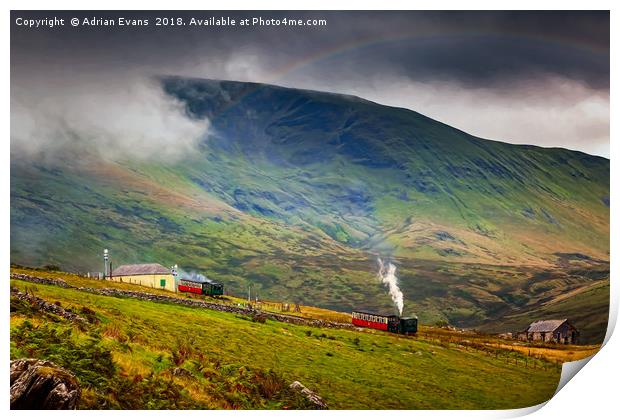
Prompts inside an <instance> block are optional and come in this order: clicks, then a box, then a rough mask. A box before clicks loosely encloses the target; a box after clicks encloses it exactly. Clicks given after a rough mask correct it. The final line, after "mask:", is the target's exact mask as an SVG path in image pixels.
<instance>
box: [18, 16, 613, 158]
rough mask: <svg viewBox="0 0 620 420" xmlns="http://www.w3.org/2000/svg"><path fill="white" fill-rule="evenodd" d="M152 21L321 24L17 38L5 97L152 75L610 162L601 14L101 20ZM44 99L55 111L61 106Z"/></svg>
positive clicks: (92, 88)
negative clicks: (295, 94)
mask: <svg viewBox="0 0 620 420" xmlns="http://www.w3.org/2000/svg"><path fill="white" fill-rule="evenodd" d="M16 13H22V12H13V16H15V14H16ZM23 13H25V12H23ZM31 13H33V14H37V15H41V16H43V15H46V14H49V13H47V12H31ZM59 13H64V14H65V15H66V17H69V16H74V15H76V13H75V12H59ZM80 13H81V16H93V15H95V14H97V13H93V12H80ZM158 13H159V15H166V16H173V17H174V16H183V17H185V18H187V17H188V16H199V17H207V16H210V15H214V16H233V17H235V18H237V19H239V18H241V17H247V16H256V15H261V16H264V17H283V16H287V17H304V18H305V17H317V18H326V19H327V20H328V26H327V27H324V28H282V27H279V28H276V27H269V28H266V27H261V28H250V29H241V28H237V29H231V28H218V27H210V28H189V27H182V28H161V27H159V28H155V27H149V28H142V29H120V28H116V29H114V30H111V29H109V28H91V29H81V30H79V31H76V30H72V29H71V28H69V29H66V30H65V29H62V30H43V31H36V32H35V31H25V30H23V29H21V28H15V26H13V27H12V37H11V46H12V49H11V60H12V63H11V66H12V74H18V75H19V76H18V77H13V79H12V87H13V92H17V91H19V90H21V89H26V90H30V89H31V87H30V85H29V80H30V79H32V78H40V77H45V75H46V74H50V73H51V74H59V73H66V74H68V75H75V74H78V75H79V74H90V75H91V76H93V78H96V77H97V76H98V75H100V76H101V77H104V78H106V79H108V80H112V78H114V83H117V84H119V85H120V84H124V85H126V86H125V89H129V86H130V83H132V80H134V78H133V76H136V75H139V76H141V77H142V76H150V75H153V74H179V75H186V76H195V77H206V78H220V79H231V80H245V81H256V82H266V83H274V84H280V85H284V86H289V87H301V88H309V89H316V90H328V91H334V92H340V93H348V94H355V95H358V96H362V97H365V98H367V99H371V100H375V101H377V102H381V103H384V104H388V105H395V106H404V107H407V108H410V109H413V110H416V111H418V112H422V113H424V114H427V115H429V116H431V117H433V118H437V119H439V120H441V121H443V122H445V123H447V124H450V125H453V126H456V127H458V128H461V129H463V130H465V131H468V132H471V133H472V134H475V135H479V136H482V137H486V138H492V139H497V140H504V141H510V142H516V143H528V144H538V145H542V146H563V147H568V148H571V149H578V150H583V151H586V152H589V153H596V154H603V155H606V156H607V155H608V149H609V134H608V132H609V13H608V12H579V11H576V12H402V11H398V12H320V11H317V12H303V11H302V12H297V11H287V12H266V11H262V12H227V11H217V12H213V11H212V12H165V13H163V12H105V15H106V16H108V17H112V16H115V15H135V16H141V17H148V18H149V19H153V18H154V16H155V15H156V14H158ZM56 14H58V13H56ZM127 74H129V75H132V77H127ZM67 78H69V79H70V78H71V76H67ZM76 83H84V86H82V89H84V90H85V91H88V92H90V95H92V96H93V97H96V96H97V95H99V92H100V89H99V87H100V86H97V85H93V84H92V83H91V84H90V85H87V84H86V83H90V81H89V80H87V79H86V78H82V79H80V78H78V80H77V81H76ZM50 84H51V82H49V83H48V85H50ZM103 93H104V97H105V90H104V91H103ZM50 95H57V96H58V97H59V98H61V99H60V101H61V102H63V101H65V100H64V99H62V97H64V96H66V95H67V94H66V92H63V91H62V90H54V91H53V93H50ZM12 96H13V95H12ZM601 151H602V152H601Z"/></svg>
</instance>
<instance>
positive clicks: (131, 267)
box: [112, 263, 171, 277]
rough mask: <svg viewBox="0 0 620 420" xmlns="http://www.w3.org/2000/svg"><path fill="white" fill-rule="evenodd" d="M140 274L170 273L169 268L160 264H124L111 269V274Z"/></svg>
mask: <svg viewBox="0 0 620 420" xmlns="http://www.w3.org/2000/svg"><path fill="white" fill-rule="evenodd" d="M141 274H171V271H170V269H168V268H166V267H164V266H163V265H161V264H157V263H153V264H126V265H121V266H120V267H117V268H116V269H114V270H112V276H114V277H116V276H137V275H141Z"/></svg>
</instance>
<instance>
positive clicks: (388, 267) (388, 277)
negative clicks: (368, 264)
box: [377, 258, 404, 316]
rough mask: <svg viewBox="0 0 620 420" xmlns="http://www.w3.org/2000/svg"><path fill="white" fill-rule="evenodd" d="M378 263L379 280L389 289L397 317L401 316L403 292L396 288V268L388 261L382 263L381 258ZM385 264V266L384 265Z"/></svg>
mask: <svg viewBox="0 0 620 420" xmlns="http://www.w3.org/2000/svg"><path fill="white" fill-rule="evenodd" d="M377 261H379V279H380V280H381V282H382V283H383V284H386V285H387V286H388V288H389V293H390V297H391V298H392V301H393V302H394V305H396V307H397V308H398V315H399V316H402V315H403V306H404V301H403V292H401V290H400V288H399V287H398V277H396V266H395V265H394V264H392V263H391V262H389V261H386V262H384V261H383V260H382V259H381V258H377ZM386 263H387V264H386Z"/></svg>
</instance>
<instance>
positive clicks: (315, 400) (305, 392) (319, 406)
mask: <svg viewBox="0 0 620 420" xmlns="http://www.w3.org/2000/svg"><path fill="white" fill-rule="evenodd" d="M289 386H290V388H291V389H292V390H294V391H296V392H298V393H299V394H300V395H302V396H303V397H304V398H306V399H307V400H308V401H309V402H310V403H311V404H312V406H313V407H314V408H315V409H316V410H327V409H328V407H327V403H326V402H325V400H323V398H321V396H320V395H319V394H317V393H316V392H314V391H312V390H310V389H308V388H306V387H305V386H304V385H303V384H302V383H301V382H299V381H295V382H293V383H292V384H290V385H289Z"/></svg>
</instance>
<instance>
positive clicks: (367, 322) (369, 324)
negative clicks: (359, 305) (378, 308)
mask: <svg viewBox="0 0 620 420" xmlns="http://www.w3.org/2000/svg"><path fill="white" fill-rule="evenodd" d="M352 316H353V325H357V326H358V327H365V328H374V329H376V330H383V331H387V330H388V323H389V321H390V318H398V317H397V316H394V315H392V316H384V315H375V314H371V313H367V312H353V313H352Z"/></svg>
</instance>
